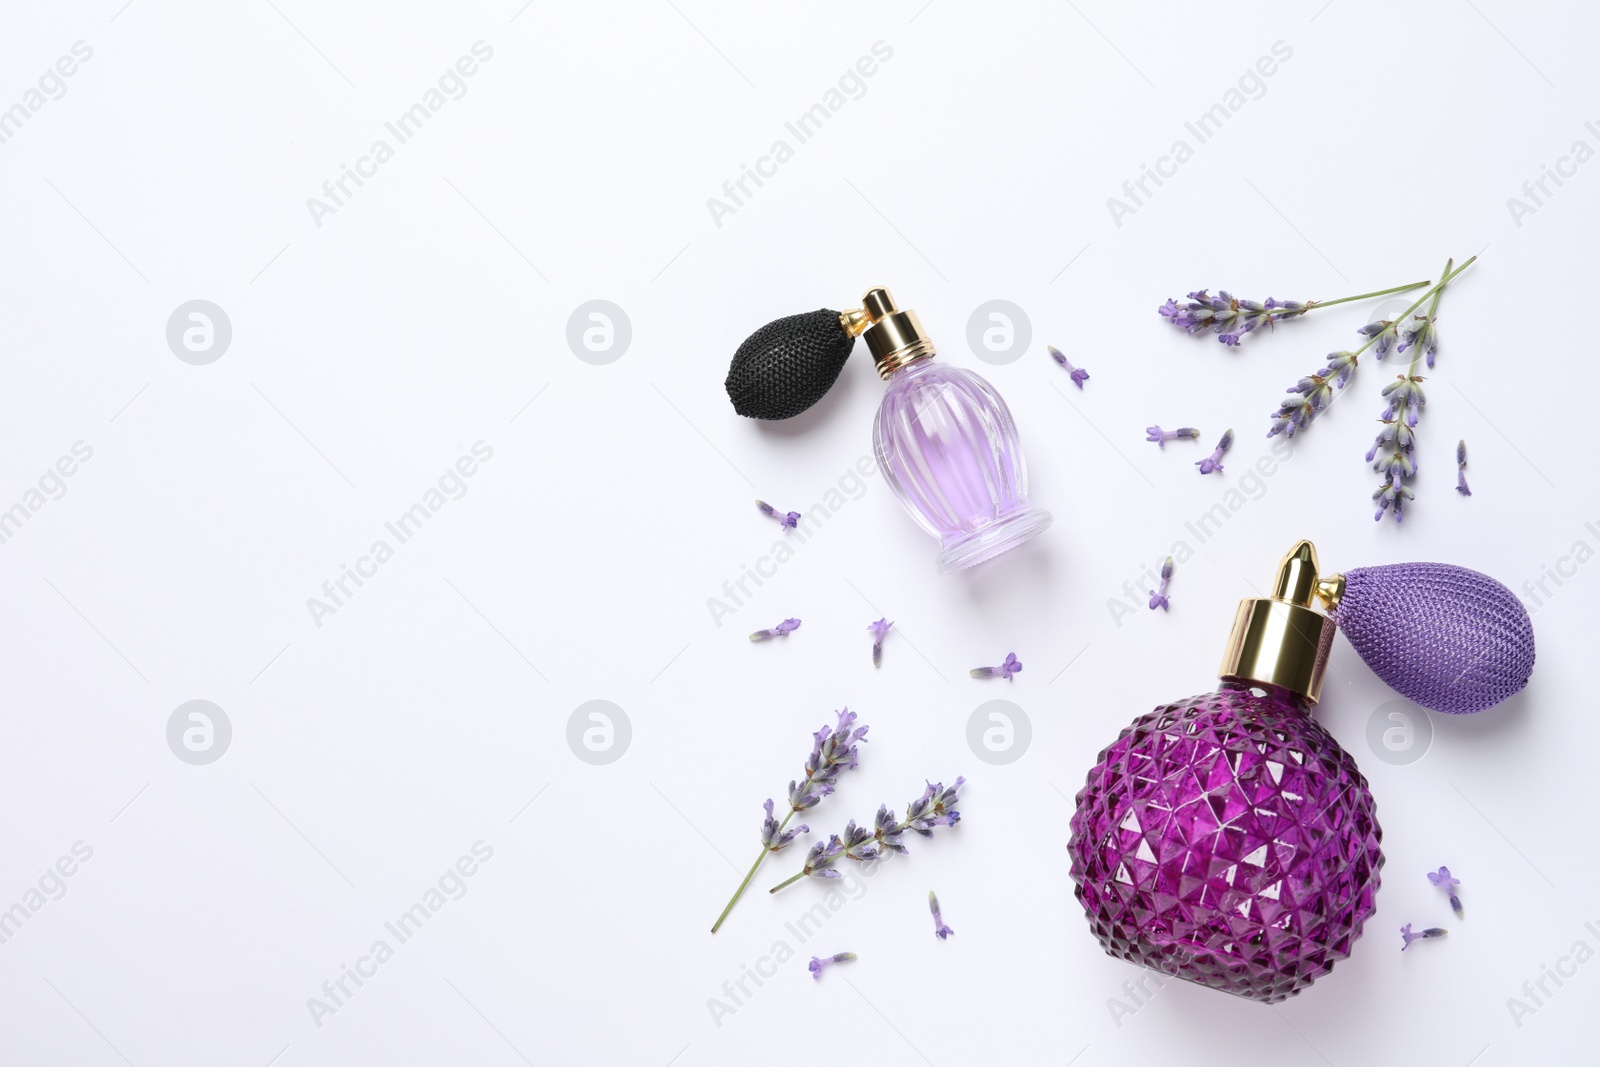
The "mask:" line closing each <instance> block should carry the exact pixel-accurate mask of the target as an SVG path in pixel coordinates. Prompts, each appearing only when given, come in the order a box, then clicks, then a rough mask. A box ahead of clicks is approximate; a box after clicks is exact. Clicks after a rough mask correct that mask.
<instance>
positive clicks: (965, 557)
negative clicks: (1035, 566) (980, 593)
mask: <svg viewBox="0 0 1600 1067" xmlns="http://www.w3.org/2000/svg"><path fill="white" fill-rule="evenodd" d="M1050 522H1051V519H1050V513H1049V512H1048V511H1045V510H1044V509H1042V508H1035V507H1025V508H1023V509H1022V510H1021V511H1014V512H1012V513H1011V514H1010V515H1007V516H1006V517H1005V518H1003V519H999V520H997V521H995V522H992V523H990V524H989V525H987V526H984V527H982V528H981V529H978V530H974V531H973V532H972V533H969V534H966V535H964V536H963V537H961V538H960V539H959V540H955V541H950V542H947V543H946V544H945V546H944V551H943V552H941V553H939V561H938V568H939V573H940V574H952V573H954V572H955V571H960V570H966V569H967V568H968V567H972V566H975V565H977V564H979V563H982V562H983V561H984V560H986V559H993V558H994V557H995V556H998V555H999V554H1000V553H1002V552H1005V551H1008V550H1010V549H1013V548H1016V547H1017V546H1018V545H1020V544H1022V542H1024V541H1026V540H1028V539H1029V538H1031V537H1034V536H1036V535H1038V534H1041V533H1043V532H1044V531H1045V530H1046V529H1047V528H1048V527H1049V525H1050Z"/></svg>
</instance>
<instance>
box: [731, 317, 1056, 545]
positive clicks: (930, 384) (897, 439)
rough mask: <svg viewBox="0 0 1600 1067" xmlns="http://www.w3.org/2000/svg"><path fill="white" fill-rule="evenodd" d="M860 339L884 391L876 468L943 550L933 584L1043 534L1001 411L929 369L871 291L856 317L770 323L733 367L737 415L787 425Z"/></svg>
mask: <svg viewBox="0 0 1600 1067" xmlns="http://www.w3.org/2000/svg"><path fill="white" fill-rule="evenodd" d="M857 336H862V337H865V338H866V341H867V348H868V350H869V351H870V352H871V353H872V359H873V363H874V364H875V365H876V367H877V369H878V375H879V376H880V377H881V378H883V380H884V381H886V382H887V383H888V389H887V391H886V392H885V394H884V397H883V402H882V404H881V405H880V406H879V408H878V416H877V419H876V420H875V421H874V423H873V430H872V438H873V450H874V452H875V453H876V455H877V458H878V467H879V469H880V470H882V471H883V476H884V479H885V480H886V481H888V483H889V485H890V486H891V487H893V489H894V492H895V495H896V496H897V497H898V498H899V499H900V503H901V504H903V505H905V508H906V510H907V511H909V512H910V513H911V516H912V518H914V519H916V520H917V523H918V525H920V526H921V527H922V528H923V529H924V530H926V531H927V532H928V533H929V534H931V535H932V536H934V537H936V538H938V539H939V542H940V545H941V546H942V548H943V551H942V552H941V553H940V555H939V559H938V569H939V571H940V573H949V572H951V571H957V570H962V569H964V568H966V567H971V566H973V565H974V564H977V563H981V562H983V561H984V560H986V559H990V558H992V557H994V556H997V555H999V554H1000V553H1002V552H1005V551H1006V550H1008V549H1011V548H1014V547H1016V546H1017V545H1019V544H1021V543H1022V542H1024V541H1026V540H1028V539H1029V538H1031V537H1033V536H1035V535H1036V534H1038V533H1040V532H1041V531H1043V530H1044V529H1045V528H1046V527H1047V526H1049V525H1050V513H1049V512H1047V511H1044V510H1042V509H1039V508H1035V507H1033V506H1032V505H1030V504H1029V503H1028V474H1027V468H1026V466H1025V464H1024V461H1023V457H1022V448H1021V445H1020V443H1019V442H1018V439H1017V428H1016V424H1015V422H1013V420H1012V418H1011V411H1010V409H1009V408H1007V407H1006V402H1005V401H1004V400H1002V399H1001V398H1000V394H999V393H997V392H995V390H994V387H993V386H991V385H990V384H989V383H988V382H987V381H985V380H984V379H983V378H981V377H979V376H978V375H976V374H974V373H972V372H971V371H968V370H963V369H961V368H959V367H949V366H945V365H943V364H938V363H935V362H934V361H933V357H934V347H933V342H932V341H931V340H930V339H929V338H928V335H927V334H926V332H925V331H924V330H923V328H922V323H921V322H920V321H919V320H918V318H917V314H916V312H914V311H909V310H906V311H902V310H900V309H899V308H897V307H896V306H895V303H894V298H893V297H892V296H890V295H889V291H888V290H887V289H882V288H878V289H871V290H869V291H868V292H867V294H866V296H865V297H864V298H863V306H862V307H861V308H860V309H857V310H853V311H846V312H835V311H830V310H827V309H823V310H820V311H814V312H810V313H808V314H805V315H792V316H790V317H788V318H785V319H778V320H777V321H775V322H771V323H768V324H767V325H766V326H763V327H762V328H761V329H760V330H757V331H756V332H755V333H754V334H752V335H751V336H750V337H749V338H748V339H747V340H746V341H745V342H744V344H742V345H741V346H740V347H739V351H738V352H737V353H736V354H735V355H734V359H733V365H732V367H731V368H730V369H729V372H728V380H727V383H726V386H727V390H728V396H729V399H731V400H732V401H733V406H734V410H735V411H737V412H738V413H739V414H741V415H747V416H750V417H752V418H759V419H786V418H790V417H792V416H794V415H798V414H799V413H800V412H802V411H805V410H806V409H807V408H809V407H810V406H811V405H812V404H814V403H816V402H817V401H818V400H820V399H821V398H822V396H823V394H825V393H826V392H827V391H828V389H829V388H830V387H831V386H832V385H833V383H834V381H835V380H836V379H837V378H838V376H839V372H840V371H841V370H842V369H843V368H844V362H845V360H846V359H847V358H848V357H849V355H850V350H851V347H852V346H853V344H854V340H855V338H856V337H857Z"/></svg>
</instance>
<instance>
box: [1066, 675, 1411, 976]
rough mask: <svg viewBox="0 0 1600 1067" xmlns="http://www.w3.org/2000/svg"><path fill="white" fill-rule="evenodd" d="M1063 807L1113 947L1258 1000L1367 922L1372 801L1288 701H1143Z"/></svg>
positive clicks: (1331, 743) (1092, 917) (1090, 904)
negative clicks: (1146, 704) (1149, 705)
mask: <svg viewBox="0 0 1600 1067" xmlns="http://www.w3.org/2000/svg"><path fill="white" fill-rule="evenodd" d="M1258 694H1264V695H1258ZM1077 803H1078V808H1077V812H1076V813H1075V814H1074V815H1073V817H1072V837H1071V839H1070V840H1069V842H1068V844H1067V850H1068V852H1069V853H1070V854H1071V856H1072V878H1073V880H1074V881H1075V882H1076V883H1077V896H1078V900H1079V901H1080V902H1081V903H1082V904H1083V907H1084V910H1085V911H1086V912H1087V913H1088V916H1089V924H1090V926H1091V927H1092V928H1093V929H1094V933H1095V936H1096V937H1098V938H1099V939H1100V944H1101V945H1102V946H1104V948H1105V950H1106V951H1107V952H1108V953H1110V954H1111V955H1113V956H1119V957H1121V958H1122V959H1126V960H1130V961H1132V962H1134V963H1139V964H1143V965H1144V966H1146V967H1151V968H1153V969H1155V970H1158V971H1161V972H1162V973H1164V974H1171V975H1176V976H1177V977H1180V978H1186V979H1188V980H1189V981H1191V982H1198V983H1200V984H1201V985H1206V986H1211V987H1212V988H1214V989H1221V990H1224V991H1226V992H1229V993H1235V994H1237V995H1239V996H1242V997H1248V998H1250V999H1252V1000H1261V1001H1266V1002H1269V1003H1270V1002H1273V1001H1279V1000H1283V999H1284V998H1285V997H1290V996H1293V995H1294V994H1296V993H1298V992H1299V991H1300V990H1301V989H1304V988H1305V987H1306V986H1308V985H1310V984H1311V983H1312V982H1313V981H1315V980H1316V979H1317V978H1319V977H1321V976H1322V975H1323V974H1326V973H1327V972H1328V971H1329V970H1331V969H1332V967H1333V965H1334V963H1336V962H1337V961H1339V960H1342V959H1344V958H1345V957H1346V956H1348V955H1349V954H1350V945H1351V943H1352V942H1353V941H1355V939H1356V938H1358V937H1360V936H1361V924H1362V923H1363V922H1365V921H1366V920H1367V919H1368V918H1369V917H1370V916H1371V915H1372V912H1373V898H1374V896H1375V895H1376V893H1377V891H1378V871H1379V869H1380V868H1381V867H1382V866H1383V854H1382V852H1381V851H1380V850H1379V847H1378V846H1379V840H1380V838H1381V833H1382V832H1381V831H1380V829H1379V828H1378V822H1377V818H1376V814H1375V812H1374V810H1373V803H1372V794H1371V793H1369V792H1368V791H1367V782H1366V779H1365V778H1363V777H1362V776H1361V772H1360V771H1359V770H1357V769H1356V765H1355V761H1354V760H1352V759H1351V758H1350V756H1349V754H1348V753H1346V752H1345V751H1344V749H1342V748H1340V747H1339V743H1338V742H1337V741H1335V740H1334V739H1333V737H1332V736H1331V735H1329V734H1328V732H1327V731H1326V730H1324V729H1323V728H1322V727H1321V726H1319V725H1317V724H1316V723H1315V722H1314V721H1313V720H1312V719H1311V716H1310V715H1309V714H1308V713H1307V712H1306V710H1305V708H1304V707H1303V706H1301V705H1300V704H1299V703H1298V702H1297V701H1295V700H1294V699H1293V698H1290V697H1287V696H1280V695H1278V694H1276V693H1266V692H1265V691H1264V690H1259V689H1257V690H1248V689H1245V688H1243V687H1235V686H1232V685H1225V686H1224V687H1223V688H1222V689H1221V690H1219V691H1218V692H1216V693H1209V694H1207V695H1205V696H1199V697H1193V698H1191V699H1189V700H1185V701H1181V702H1180V703H1177V704H1169V705H1167V706H1165V707H1160V708H1157V709H1156V710H1155V711H1152V712H1151V713H1150V714H1148V715H1145V716H1142V717H1140V718H1139V719H1137V720H1135V721H1134V723H1133V725H1131V726H1129V727H1128V728H1127V729H1126V730H1124V731H1123V732H1122V734H1121V736H1119V737H1118V738H1117V740H1116V741H1115V742H1114V743H1112V744H1111V745H1110V747H1108V748H1106V749H1105V751H1103V752H1101V753H1100V762H1099V763H1098V764H1096V765H1095V767H1094V769H1093V770H1091V771H1090V772H1089V778H1088V782H1087V784H1086V785H1085V786H1084V788H1083V790H1082V791H1081V792H1079V794H1078V797H1077Z"/></svg>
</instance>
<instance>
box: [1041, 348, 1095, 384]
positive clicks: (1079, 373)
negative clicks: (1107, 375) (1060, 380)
mask: <svg viewBox="0 0 1600 1067" xmlns="http://www.w3.org/2000/svg"><path fill="white" fill-rule="evenodd" d="M1046 347H1047V348H1049V349H1050V358H1051V359H1053V360H1055V361H1056V362H1057V363H1059V364H1061V366H1063V367H1064V368H1066V371H1067V374H1069V375H1070V376H1071V377H1072V384H1073V385H1076V386H1077V387H1078V388H1079V389H1082V388H1083V383H1084V382H1086V381H1088V380H1089V372H1088V371H1086V370H1084V369H1083V368H1082V367H1074V366H1073V365H1072V364H1071V363H1069V362H1067V357H1066V356H1064V355H1062V354H1061V350H1060V349H1059V348H1057V347H1056V346H1055V345H1047V346H1046Z"/></svg>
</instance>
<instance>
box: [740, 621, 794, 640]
mask: <svg viewBox="0 0 1600 1067" xmlns="http://www.w3.org/2000/svg"><path fill="white" fill-rule="evenodd" d="M798 629H800V620H799V619H784V620H783V621H782V622H780V623H779V624H778V625H776V626H774V627H773V628H772V629H770V630H757V631H756V632H755V633H753V634H751V635H750V640H752V641H770V640H772V639H773V638H774V637H788V636H789V635H790V634H792V633H794V632H795V631H796V630H798Z"/></svg>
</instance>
